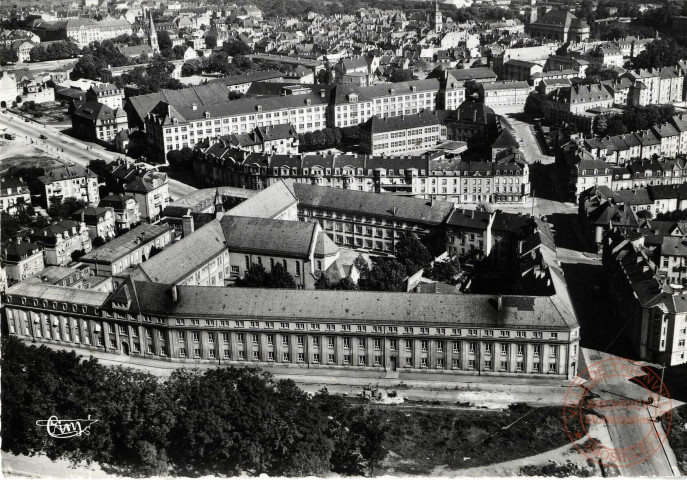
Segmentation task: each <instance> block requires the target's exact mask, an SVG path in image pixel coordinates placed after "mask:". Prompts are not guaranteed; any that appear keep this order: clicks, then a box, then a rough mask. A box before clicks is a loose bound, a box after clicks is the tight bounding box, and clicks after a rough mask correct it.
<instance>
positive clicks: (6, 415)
mask: <svg viewBox="0 0 687 480" xmlns="http://www.w3.org/2000/svg"><path fill="white" fill-rule="evenodd" d="M0 367H1V368H2V372H3V375H2V379H1V381H2V401H3V409H2V423H3V450H5V451H9V452H11V453H14V454H21V455H33V454H36V453H44V454H46V455H47V456H48V457H49V458H50V459H52V460H56V459H59V458H62V459H67V460H70V461H72V462H75V463H77V462H81V461H85V462H98V463H99V464H100V466H101V468H103V470H105V471H106V472H108V473H114V474H118V475H121V476H144V477H145V476H154V475H160V476H174V475H177V476H180V475H183V476H193V477H196V476H204V475H216V476H238V475H240V474H242V473H244V472H245V473H247V474H248V475H250V476H258V475H260V474H262V473H265V474H268V475H270V476H306V475H320V476H324V475H328V474H330V473H331V472H336V473H340V474H349V475H361V474H363V473H365V472H370V473H372V472H374V468H375V466H376V465H378V464H379V462H380V461H381V460H383V458H384V456H385V455H386V453H387V450H386V447H385V439H386V436H387V432H388V426H387V423H386V422H383V421H382V417H381V416H380V414H379V411H378V410H376V409H365V408H363V407H355V406H351V405H350V404H349V403H347V401H346V400H344V399H343V398H341V397H334V396H330V395H329V394H328V393H327V392H326V390H323V391H321V392H319V393H318V394H316V395H314V396H312V397H311V396H310V395H308V394H306V393H305V392H303V391H302V390H300V389H299V388H298V387H297V386H296V385H295V383H294V382H293V381H291V380H279V381H276V380H274V379H273V378H272V376H271V375H270V374H269V373H263V372H261V371H260V370H258V369H254V368H250V367H246V368H240V369H239V368H234V367H228V368H227V367H224V368H217V369H210V370H204V371H202V372H201V371H199V370H182V369H180V370H176V371H174V372H173V373H172V375H171V376H170V377H169V378H167V379H165V380H164V381H163V380H160V379H158V378H157V377H155V376H153V375H152V374H149V373H145V372H142V371H138V370H132V369H125V368H122V367H109V366H104V365H102V364H100V363H98V361H97V360H95V359H93V358H90V359H84V358H80V357H78V356H77V355H76V354H75V353H74V352H66V351H54V350H51V349H49V348H47V347H45V346H41V347H36V346H29V345H25V344H23V343H22V342H21V341H20V340H18V339H17V338H15V337H11V336H3V338H2V359H1V361H0ZM52 415H56V416H57V417H58V418H60V419H64V418H70V419H87V418H89V416H90V418H91V419H93V420H97V422H96V423H94V424H92V425H91V427H90V435H82V436H81V437H75V438H73V439H55V438H52V437H51V436H49V435H46V434H45V432H44V431H42V430H43V429H44V428H45V427H41V426H38V425H36V420H37V419H44V420H47V419H48V418H50V417H51V416H52Z"/></svg>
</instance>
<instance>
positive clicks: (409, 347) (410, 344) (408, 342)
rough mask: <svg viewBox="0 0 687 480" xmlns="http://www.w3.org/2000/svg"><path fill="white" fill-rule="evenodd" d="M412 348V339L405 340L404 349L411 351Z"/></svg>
mask: <svg viewBox="0 0 687 480" xmlns="http://www.w3.org/2000/svg"><path fill="white" fill-rule="evenodd" d="M412 349H413V342H412V340H406V351H408V352H409V351H411V350H412Z"/></svg>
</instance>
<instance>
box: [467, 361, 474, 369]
mask: <svg viewBox="0 0 687 480" xmlns="http://www.w3.org/2000/svg"><path fill="white" fill-rule="evenodd" d="M474 369H475V361H474V360H468V370H474Z"/></svg>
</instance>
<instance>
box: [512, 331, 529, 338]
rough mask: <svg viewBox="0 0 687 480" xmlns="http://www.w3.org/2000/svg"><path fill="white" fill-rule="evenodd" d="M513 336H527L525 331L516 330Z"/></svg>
mask: <svg viewBox="0 0 687 480" xmlns="http://www.w3.org/2000/svg"><path fill="white" fill-rule="evenodd" d="M515 336H516V337H518V338H525V337H526V336H527V332H523V331H518V332H515Z"/></svg>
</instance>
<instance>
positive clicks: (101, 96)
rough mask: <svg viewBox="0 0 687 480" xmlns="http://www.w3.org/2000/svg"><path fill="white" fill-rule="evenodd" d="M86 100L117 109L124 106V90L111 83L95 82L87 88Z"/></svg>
mask: <svg viewBox="0 0 687 480" xmlns="http://www.w3.org/2000/svg"><path fill="white" fill-rule="evenodd" d="M86 100H88V101H89V102H98V103H102V104H104V105H107V106H108V107H110V108H111V109H112V110H116V109H118V108H122V107H123V106H124V90H123V89H121V88H119V87H118V86H117V85H113V84H111V83H100V84H97V85H95V84H94V85H91V86H90V87H89V88H88V90H86Z"/></svg>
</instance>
